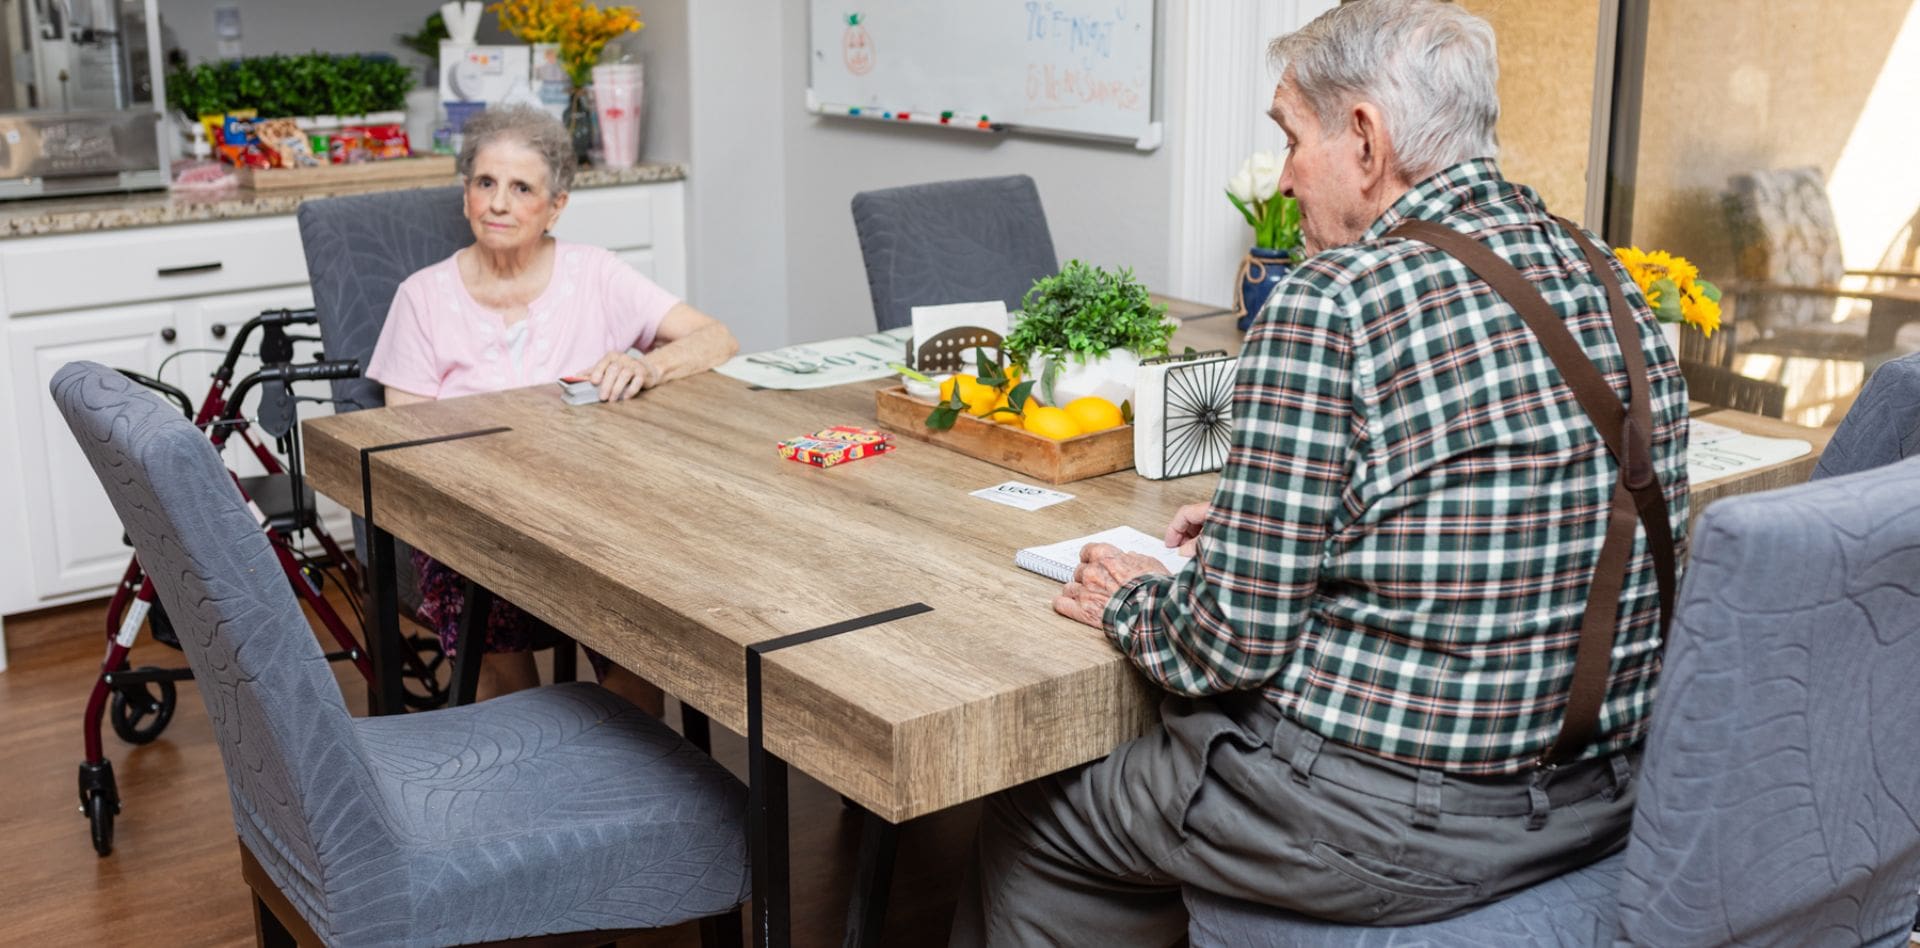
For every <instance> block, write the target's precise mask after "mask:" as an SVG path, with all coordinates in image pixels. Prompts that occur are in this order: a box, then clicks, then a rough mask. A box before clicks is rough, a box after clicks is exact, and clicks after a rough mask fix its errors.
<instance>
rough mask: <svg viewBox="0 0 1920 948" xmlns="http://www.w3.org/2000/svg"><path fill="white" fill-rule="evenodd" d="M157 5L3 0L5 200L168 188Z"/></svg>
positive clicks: (1, 163)
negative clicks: (163, 136) (162, 138)
mask: <svg viewBox="0 0 1920 948" xmlns="http://www.w3.org/2000/svg"><path fill="white" fill-rule="evenodd" d="M157 3H158V0H3V2H0V198H19V197H35V196H39V195H45V194H76V193H86V192H95V191H120V190H135V189H139V188H161V187H166V184H167V154H166V149H165V148H164V147H163V146H162V142H161V135H162V134H163V126H164V122H163V110H164V103H165V101H166V92H165V89H164V79H163V70H162V65H161V48H160V15H159V10H158V9H157Z"/></svg>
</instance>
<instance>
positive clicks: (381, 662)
mask: <svg viewBox="0 0 1920 948" xmlns="http://www.w3.org/2000/svg"><path fill="white" fill-rule="evenodd" d="M512 430H513V429H512V428H507V427H499V428H482V429H480V430H478V431H462V432H459V433H457V434H448V435H439V436H437V437H432V438H420V439H417V440H413V441H397V442H394V443H393V444H381V445H375V446H373V447H370V448H361V449H360V517H361V519H363V520H365V521H366V524H367V542H368V543H369V544H371V545H372V547H373V550H372V551H371V555H370V556H368V557H367V569H368V570H369V571H370V572H372V573H373V584H372V585H373V603H372V609H373V615H372V617H371V618H370V620H369V621H368V623H367V626H368V627H367V628H365V629H363V630H362V631H363V633H364V634H365V635H366V637H367V642H366V647H367V662H368V664H369V665H370V666H372V668H373V680H372V681H370V682H368V683H367V713H368V714H399V713H400V712H402V711H405V710H406V705H405V703H404V697H405V692H404V691H403V689H402V687H401V677H400V676H401V675H403V674H405V671H406V664H405V662H404V660H403V659H402V657H401V652H400V650H401V649H402V648H404V647H405V645H404V643H402V642H401V640H400V588H399V587H400V581H399V579H398V577H397V576H396V575H395V572H394V570H395V568H396V567H397V566H398V564H397V562H396V557H395V555H394V548H393V535H392V534H390V533H388V532H387V531H385V530H382V529H380V526H379V524H378V523H376V522H375V521H374V517H373V456H374V455H376V454H379V453H381V452H383V451H397V450H400V449H402V448H417V447H421V446H423V445H429V444H440V443H441V442H444V441H459V440H462V439H465V438H477V437H480V436H482V435H490V434H499V433H501V432H503V431H512Z"/></svg>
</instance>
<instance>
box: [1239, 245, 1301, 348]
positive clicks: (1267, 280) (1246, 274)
mask: <svg viewBox="0 0 1920 948" xmlns="http://www.w3.org/2000/svg"><path fill="white" fill-rule="evenodd" d="M1292 260H1293V254H1292V252H1291V251H1287V250H1268V249H1266V248H1265V247H1254V248H1252V249H1250V250H1248V251H1247V259H1246V260H1244V261H1242V262H1241V264H1240V321H1239V324H1238V325H1239V326H1240V329H1241V331H1243V332H1244V331H1245V330H1246V328H1247V327H1248V326H1251V325H1253V317H1255V316H1258V315H1259V314H1260V309H1261V307H1263V306H1266V305H1267V297H1269V296H1271V295H1273V288H1274V287H1276V286H1279V285H1280V281H1281V280H1284V279H1286V278H1287V274H1288V273H1289V272H1291V271H1292V269H1293V266H1292Z"/></svg>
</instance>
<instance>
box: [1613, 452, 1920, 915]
mask: <svg viewBox="0 0 1920 948" xmlns="http://www.w3.org/2000/svg"><path fill="white" fill-rule="evenodd" d="M1664 664H1665V667H1664V670H1663V671H1662V672H1661V681H1660V690H1659V696H1658V697H1657V698H1656V699H1655V703H1654V707H1653V715H1652V727H1651V731H1650V733H1649V735H1648V738H1647V750H1646V757H1645V759H1644V765H1643V767H1644V778H1643V780H1642V781H1641V784H1640V789H1639V792H1640V797H1639V799H1638V801H1637V802H1636V804H1635V808H1634V820H1633V832H1632V836H1631V838H1630V840H1629V842H1628V845H1627V851H1626V874H1625V877H1624V880H1623V882H1622V884H1621V889H1620V925H1621V932H1622V934H1623V935H1624V936H1625V937H1626V938H1627V939H1628V941H1630V942H1631V943H1632V944H1637V945H1669V946H1689V945H1726V944H1743V945H1782V946H1787V945H1811V944H1831V943H1841V942H1844V943H1848V944H1869V945H1881V944H1886V945H1893V944H1904V943H1905V942H1906V933H1907V931H1908V930H1910V929H1911V928H1912V927H1913V916H1914V892H1915V890H1916V889H1920V732H1916V731H1915V730H1914V727H1913V722H1914V721H1915V720H1916V718H1920V689H1915V688H1914V687H1913V681H1912V677H1913V676H1912V671H1913V669H1914V668H1916V667H1920V459H1916V460H1910V461H1904V462H1901V463H1899V464H1894V465H1889V466H1885V467H1879V468H1875V469H1872V470H1869V471H1863V472H1861V473H1857V474H1850V475H1847V476H1844V477H1835V478H1831V479H1828V480H1823V481H1818V482H1814V483H1810V484H1803V485H1800V486H1797V487H1791V488H1787V489H1785V490H1779V491H1772V492H1768V493H1764V494H1755V495H1751V496H1746V497H1735V498H1730V499H1727V500H1722V501H1720V502H1718V503H1716V504H1714V505H1713V506H1712V507H1711V508H1708V510H1707V511H1706V513H1705V514H1704V515H1702V517H1701V519H1700V521H1699V523H1698V525H1697V526H1696V528H1695V535H1694V540H1693V553H1692V557H1691V559H1690V560H1689V562H1688V566H1687V577H1686V583H1685V585H1684V587H1683V589H1682V591H1681V596H1680V602H1679V604H1678V608H1677V610H1676V612H1675V615H1674V619H1673V627H1672V631H1671V634H1670V635H1669V637H1668V640H1667V644H1666V655H1665V663H1664Z"/></svg>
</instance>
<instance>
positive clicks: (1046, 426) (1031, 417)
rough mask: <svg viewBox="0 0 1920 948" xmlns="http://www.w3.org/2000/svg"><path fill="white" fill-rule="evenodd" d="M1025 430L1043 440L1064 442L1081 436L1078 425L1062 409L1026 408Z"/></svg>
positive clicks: (1042, 406) (1039, 406)
mask: <svg viewBox="0 0 1920 948" xmlns="http://www.w3.org/2000/svg"><path fill="white" fill-rule="evenodd" d="M1026 426H1027V430H1028V431H1031V432H1033V433H1034V434H1037V435H1039V436H1041V437H1043V438H1052V439H1053V440H1055V441H1065V440H1066V439H1068V438H1072V437H1076V436H1078V435H1079V434H1081V431H1080V423H1079V422H1077V421H1074V420H1073V416H1072V415H1070V414H1067V410H1066V409H1064V408H1050V407H1048V406H1046V405H1034V406H1029V407H1028V408H1027V422H1026Z"/></svg>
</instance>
